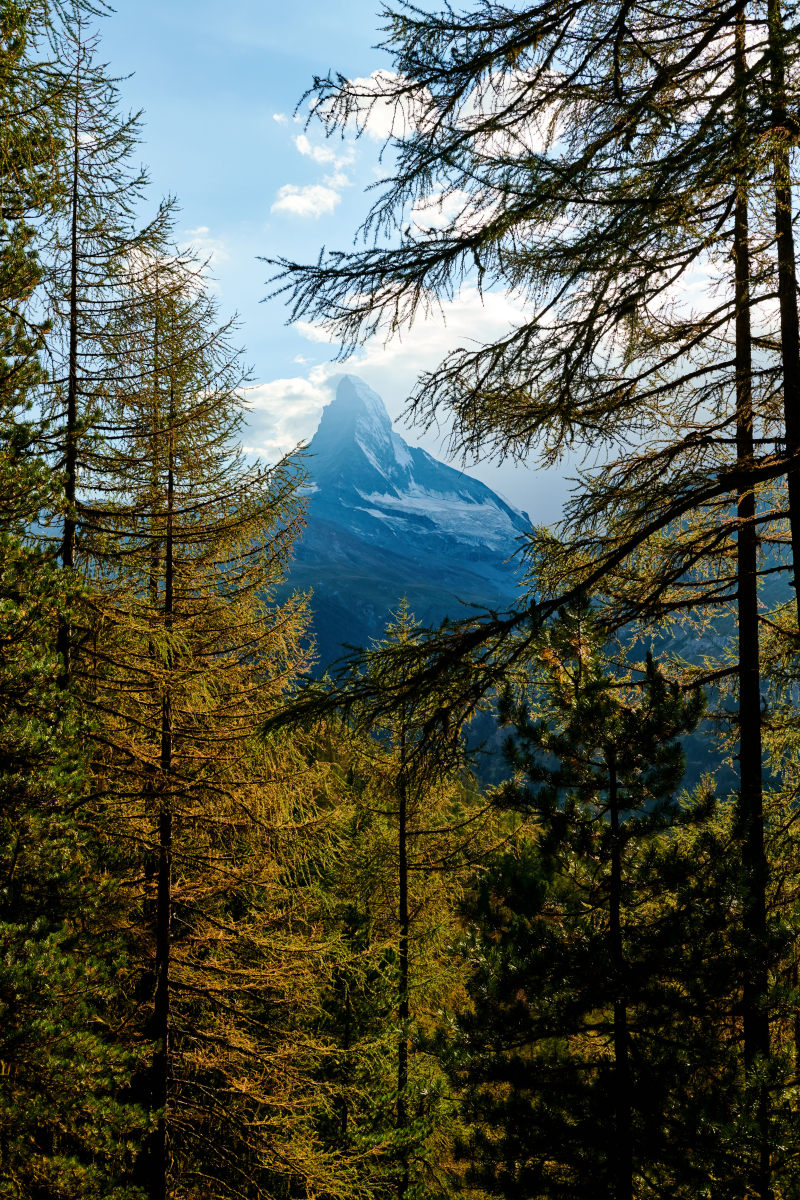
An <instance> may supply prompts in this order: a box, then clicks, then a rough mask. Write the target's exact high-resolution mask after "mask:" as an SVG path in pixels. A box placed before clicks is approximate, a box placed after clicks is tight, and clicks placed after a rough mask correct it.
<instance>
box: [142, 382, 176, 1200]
mask: <svg viewBox="0 0 800 1200" xmlns="http://www.w3.org/2000/svg"><path fill="white" fill-rule="evenodd" d="M174 420H175V416H174V395H173V394H172V393H171V394H170V414H169V434H168V438H169V462H168V469H167V527H166V539H165V547H164V610H163V611H164V626H165V632H166V634H167V637H169V635H170V633H171V631H172V626H173V621H174V613H175V609H174V547H173V510H174V500H175V462H174V432H173V425H174ZM168 655H169V657H168V662H167V668H168V675H167V682H166V686H165V689H164V697H163V699H162V703H161V758H160V771H161V808H160V812H159V817H158V892H157V899H156V990H155V1000H154V1004H153V1033H154V1040H155V1043H156V1050H155V1054H154V1056H153V1086H152V1107H153V1110H154V1111H156V1112H158V1114H159V1115H158V1124H157V1126H156V1130H155V1132H154V1134H153V1140H152V1144H151V1154H150V1179H149V1193H148V1195H149V1200H166V1197H167V1185H168V1176H169V1137H168V1135H169V1129H168V1121H167V1104H168V1102H169V1084H170V1065H171V1064H170V1044H169V1039H170V973H169V969H170V954H171V950H172V794H171V793H172V780H171V775H172V734H173V730H172V725H173V721H172V697H171V694H170V687H171V681H170V679H169V668H170V666H171V650H168Z"/></svg>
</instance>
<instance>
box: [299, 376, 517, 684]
mask: <svg viewBox="0 0 800 1200" xmlns="http://www.w3.org/2000/svg"><path fill="white" fill-rule="evenodd" d="M306 467H307V470H308V475H309V484H308V487H307V488H306V495H307V499H308V513H307V519H308V527H307V529H306V531H305V533H304V535H303V537H302V539H301V540H300V542H299V544H298V546H297V549H296V555H295V561H294V563H293V566H292V570H291V575H290V580H289V582H290V585H291V586H293V587H295V588H303V589H305V588H309V587H311V588H313V589H314V599H313V602H312V604H313V609H314V618H315V620H314V623H315V632H316V636H317V641H318V648H319V653H320V661H321V663H322V664H323V665H325V664H327V663H328V662H330V661H331V660H332V659H333V658H336V657H339V656H340V655H341V653H342V649H341V647H342V645H345V644H351V645H364V644H366V643H367V642H368V641H369V639H370V638H379V637H381V636H382V634H383V630H384V628H385V625H386V622H387V620H388V618H389V615H390V613H391V612H392V610H394V609H395V608H396V606H397V603H398V601H399V600H400V598H401V597H402V596H406V598H407V600H408V602H409V605H410V607H411V609H412V611H413V612H414V613H415V614H416V616H417V617H418V618H419V619H420V620H421V621H423V622H425V623H426V624H427V623H433V622H435V623H438V622H439V621H441V620H442V619H443V618H444V617H445V616H449V617H451V618H458V617H460V616H465V615H467V614H468V613H469V611H470V609H469V608H468V607H465V605H478V606H480V607H507V606H508V604H509V603H510V602H511V601H512V600H513V598H514V595H515V593H516V590H517V587H518V578H519V566H518V561H517V558H516V554H517V551H518V549H519V546H520V541H521V539H522V537H523V535H524V534H525V532H526V531H527V530H528V529H529V528H530V519H529V517H528V516H527V514H525V513H522V512H520V511H519V510H518V509H515V508H513V507H512V506H511V505H509V504H507V503H506V502H505V501H504V500H502V499H501V498H500V497H499V496H498V495H497V494H496V493H495V492H493V491H492V490H491V488H489V487H487V486H486V485H485V484H483V483H480V482H479V481H478V480H476V479H473V478H471V477H470V476H469V475H465V474H464V473H463V472H462V471H458V470H455V469H454V468H453V467H449V466H446V465H445V464H444V463H441V462H438V461H437V460H436V459H435V458H433V457H432V456H431V455H430V454H428V453H427V452H426V451H425V450H421V449H419V448H417V447H413V446H409V445H408V443H407V442H406V441H405V440H404V439H403V438H402V437H401V436H400V435H399V434H398V433H395V432H394V430H393V429H392V422H391V420H390V418H389V414H388V413H387V411H386V409H385V407H384V404H383V401H382V400H381V398H380V397H379V396H378V395H377V394H376V393H375V392H373V391H372V389H371V388H369V387H367V385H366V384H365V383H363V382H362V381H361V380H360V379H358V378H356V377H355V376H353V375H345V376H344V377H343V378H342V379H341V381H340V383H339V385H338V388H337V391H336V396H335V399H334V400H333V401H332V402H331V403H330V404H329V405H328V406H327V407H326V408H325V409H324V411H323V414H322V419H321V421H320V424H319V428H318V429H317V432H316V434H315V435H314V437H313V439H312V441H311V443H310V445H309V449H308V458H307V461H306Z"/></svg>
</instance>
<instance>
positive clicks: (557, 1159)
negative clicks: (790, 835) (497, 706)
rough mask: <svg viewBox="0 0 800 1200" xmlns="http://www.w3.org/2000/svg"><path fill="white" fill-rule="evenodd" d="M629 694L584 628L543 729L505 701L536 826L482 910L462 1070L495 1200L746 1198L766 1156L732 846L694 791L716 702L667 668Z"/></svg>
mask: <svg viewBox="0 0 800 1200" xmlns="http://www.w3.org/2000/svg"><path fill="white" fill-rule="evenodd" d="M623 683H624V681H622V680H619V679H615V678H614V677H613V676H610V675H609V674H608V673H607V670H606V668H605V666H604V663H603V658H602V655H601V653H600V647H599V644H598V640H597V635H596V633H594V632H593V630H592V628H591V622H590V620H589V614H588V613H587V612H582V613H581V612H577V613H575V612H573V613H568V614H566V615H565V617H564V620H563V622H562V623H561V624H560V625H559V626H558V627H556V628H554V629H553V630H552V632H551V633H550V635H549V636H548V637H547V638H546V639H545V640H544V642H543V645H542V666H541V670H540V671H539V672H538V674H537V678H536V680H535V684H534V689H533V691H534V694H533V703H534V705H535V716H531V714H530V710H529V708H528V706H527V703H526V702H520V701H516V702H513V701H512V700H511V698H508V699H507V701H506V715H507V717H508V718H509V720H510V721H511V723H512V725H513V727H514V733H513V738H512V739H511V740H510V743H509V753H510V755H511V758H512V762H513V764H514V766H515V767H516V768H517V772H518V774H517V776H516V779H515V781H514V782H512V783H509V784H508V785H507V786H506V787H505V788H504V789H503V790H502V791H501V793H500V796H499V801H500V803H502V804H503V805H508V806H510V807H511V808H512V809H513V810H515V811H518V812H519V811H521V812H523V813H524V814H525V816H526V818H527V819H528V821H529V823H530V825H529V832H528V833H527V835H526V836H523V837H522V838H521V839H520V840H519V841H518V843H517V844H515V845H514V846H513V847H512V848H511V849H510V850H509V851H508V852H506V853H505V854H503V855H502V856H500V857H499V858H497V859H496V860H495V861H494V862H492V863H490V864H489V866H488V869H487V870H486V871H485V873H483V875H482V876H481V877H479V881H478V884H477V887H476V890H475V892H474V895H473V897H472V899H471V902H470V904H469V905H468V907H467V918H468V922H469V926H468V928H469V930H470V933H469V937H468V940H467V943H466V950H467V954H468V957H469V960H470V962H472V963H473V964H474V974H473V976H472V978H471V979H470V981H469V983H468V991H469V994H470V999H471V1007H470V1008H469V1009H468V1010H467V1011H466V1012H465V1014H464V1015H462V1016H461V1017H460V1018H459V1025H460V1028H461V1040H460V1041H459V1042H457V1049H456V1058H455V1063H456V1074H457V1077H458V1078H460V1079H461V1081H462V1084H463V1086H464V1087H465V1089H466V1090H465V1101H466V1105H467V1112H468V1113H469V1114H470V1115H471V1116H472V1118H473V1120H474V1122H475V1125H474V1129H473V1134H472V1137H471V1139H470V1141H469V1142H468V1144H467V1146H466V1147H465V1154H466V1156H467V1158H468V1159H469V1160H470V1168H469V1172H468V1176H469V1178H470V1179H471V1180H472V1181H473V1182H474V1183H477V1184H479V1185H480V1186H483V1187H485V1188H487V1189H488V1190H489V1191H490V1192H492V1193H493V1194H498V1195H504V1196H526V1195H537V1196H552V1197H562V1196H563V1197H567V1196H574V1195H576V1194H580V1195H582V1196H598V1197H599V1196H613V1197H615V1198H616V1200H623V1198H624V1200H629V1198H630V1197H633V1196H636V1197H637V1198H638V1200H641V1198H644V1197H646V1196H662V1195H673V1196H687V1197H689V1196H698V1195H708V1196H710V1195H715V1196H723V1195H724V1196H734V1195H739V1194H741V1192H740V1190H739V1189H740V1188H741V1187H742V1186H743V1183H744V1180H745V1179H746V1178H747V1174H748V1164H747V1158H748V1157H752V1156H753V1155H754V1154H755V1156H756V1157H757V1155H758V1145H759V1138H758V1126H757V1125H756V1130H755V1133H754V1134H753V1131H752V1130H748V1126H747V1122H746V1121H745V1120H741V1117H742V1115H743V1114H742V1111H740V1108H739V1105H740V1104H741V1093H740V1091H739V1087H740V1076H739V1072H738V1063H737V1055H736V1052H735V1047H736V1040H735V1033H734V1031H733V1029H732V1027H731V1025H732V1022H733V1020H734V1013H735V1012H736V1009H737V1005H736V995H737V992H736V988H735V978H736V975H735V964H734V961H733V958H734V956H733V953H732V950H731V946H730V944H727V945H726V933H725V926H726V923H727V922H728V921H729V919H730V907H731V904H732V903H733V897H734V895H735V892H734V883H735V874H734V872H733V870H732V868H731V861H730V829H729V828H727V829H726V827H725V823H723V824H721V825H720V824H719V823H717V826H716V828H715V827H714V825H713V824H710V823H709V814H710V812H711V811H712V808H713V801H712V799H711V798H710V796H708V795H705V794H702V793H701V794H699V795H698V796H697V797H696V798H694V799H692V800H689V799H688V798H687V799H684V800H680V799H679V798H678V797H677V795H676V792H677V788H678V787H679V785H680V781H681V777H682V774H683V756H682V752H681V748H680V745H679V743H678V741H677V738H678V737H679V736H680V735H681V734H683V733H687V732H690V731H691V730H692V729H693V728H694V727H695V725H696V723H697V720H698V718H699V716H700V713H701V711H702V702H701V700H700V698H699V694H698V693H695V694H694V696H693V697H692V698H691V699H689V700H688V701H687V700H685V699H684V698H682V697H681V695H680V693H679V691H678V689H677V688H676V687H675V686H674V685H669V684H668V683H667V682H666V681H665V679H664V678H663V676H662V675H661V673H660V671H659V670H658V668H657V667H656V666H655V664H654V663H653V662H652V660H651V659H648V661H647V663H646V666H645V669H644V672H643V678H642V680H641V687H640V688H639V689H638V690H639V693H640V694H639V695H638V696H637V695H635V692H634V691H633V690H631V689H630V687H629V686H628V687H625V686H623ZM743 1108H744V1106H743V1105H742V1110H743ZM731 1126H735V1133H733V1134H732V1132H731ZM748 1132H749V1133H750V1135H751V1139H750V1140H748V1136H747V1134H748ZM754 1147H755V1148H754Z"/></svg>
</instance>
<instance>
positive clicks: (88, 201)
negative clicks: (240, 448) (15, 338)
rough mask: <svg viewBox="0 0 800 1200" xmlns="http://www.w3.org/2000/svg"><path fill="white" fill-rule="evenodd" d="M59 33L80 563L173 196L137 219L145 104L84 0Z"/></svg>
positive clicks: (60, 352) (53, 256)
mask: <svg viewBox="0 0 800 1200" xmlns="http://www.w3.org/2000/svg"><path fill="white" fill-rule="evenodd" d="M92 15H96V14H89V16H90V17H91V16H92ZM52 40H53V45H54V50H55V53H56V55H57V59H56V63H55V64H54V70H55V81H54V82H55V84H56V85H57V87H58V89H59V94H60V106H59V118H60V120H59V126H58V133H59V135H60V153H59V155H58V157H57V159H56V160H55V162H54V163H53V169H54V171H55V173H56V179H57V181H58V186H59V190H60V195H61V203H60V205H59V219H58V220H56V221H54V222H52V223H51V227H50V237H49V241H48V246H47V255H46V259H47V272H46V284H47V294H48V308H49V315H50V319H51V322H52V332H51V334H50V337H49V350H50V356H51V359H52V362H53V372H52V377H51V380H50V386H49V388H48V397H47V408H48V411H49V415H50V416H51V419H52V422H53V429H54V432H53V434H52V435H51V453H53V454H54V456H55V457H56V460H57V462H58V466H59V469H61V470H62V471H63V476H64V496H63V502H62V504H61V506H60V507H61V509H62V511H61V512H60V513H59V514H58V516H59V518H60V522H61V526H62V528H61V537H60V547H59V557H60V559H61V564H62V566H63V567H65V568H67V569H68V570H73V569H74V568H75V566H76V562H77V557H76V554H77V549H76V548H77V538H78V535H79V531H80V526H81V522H82V514H81V477H82V475H83V474H85V472H86V471H87V470H91V467H92V456H93V454H94V453H97V452H98V450H99V451H100V452H101V453H102V443H103V439H102V436H101V437H100V441H99V445H98V443H97V437H96V433H94V432H93V431H94V430H96V427H98V426H102V423H103V403H104V400H103V397H104V393H105V389H106V386H107V382H108V381H107V372H108V369H109V365H110V363H111V362H112V361H113V358H114V352H115V351H114V345H113V338H114V336H115V331H118V330H119V328H120V321H119V309H120V306H121V305H122V304H123V303H124V299H125V297H127V298H128V300H129V302H130V299H131V296H132V293H131V291H130V288H129V287H127V281H128V279H129V277H130V276H131V275H132V274H134V275H135V273H136V272H137V271H138V270H145V271H147V270H149V269H150V258H151V256H152V253H153V252H154V251H155V249H156V247H159V248H163V247H164V245H165V239H166V237H167V234H168V231H169V225H170V212H171V207H172V205H171V202H169V201H167V202H164V203H163V204H162V205H161V206H160V207H159V210H158V212H157V215H156V217H155V218H154V219H153V220H152V221H151V222H150V223H148V224H146V225H144V226H141V225H140V224H139V213H138V209H139V207H140V206H141V203H142V201H143V198H144V194H145V188H146V184H147V175H146V172H145V171H144V170H143V169H142V168H138V167H135V166H133V164H132V161H131V160H132V157H133V154H134V152H135V151H136V149H137V146H138V142H139V131H140V124H141V114H139V113H136V114H130V115H123V114H122V113H121V112H120V102H119V94H118V85H117V81H116V80H114V79H113V78H112V77H111V76H110V75H109V73H108V69H107V67H106V66H105V64H102V63H101V62H99V61H98V51H99V36H98V35H97V34H96V33H93V32H91V30H90V28H89V25H88V20H87V13H86V12H85V10H84V8H83V6H82V5H80V4H69V5H67V6H66V7H65V8H64V9H62V10H61V19H60V20H59V22H58V25H57V28H56V29H55V30H54V34H53V39H52ZM117 336H118V334H117ZM72 640H73V635H72V633H71V632H70V629H69V626H68V625H66V624H64V623H62V625H61V627H60V629H59V652H60V654H61V656H62V659H63V661H64V678H65V680H67V679H68V678H69V675H70V673H71V656H72V644H71V643H72Z"/></svg>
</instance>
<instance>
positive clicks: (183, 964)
mask: <svg viewBox="0 0 800 1200" xmlns="http://www.w3.org/2000/svg"><path fill="white" fill-rule="evenodd" d="M145 278H146V285H143V279H145ZM130 286H131V288H132V290H135V292H136V300H135V303H133V304H131V305H130V306H128V307H126V308H124V309H123V310H121V314H120V330H119V340H118V342H117V355H118V356H117V357H116V358H115V360H114V380H115V386H114V389H113V390H110V391H109V393H108V395H107V398H106V405H107V407H106V410H105V411H106V413H107V414H108V419H109V423H110V426H111V429H112V430H113V436H110V437H108V438H107V443H106V448H105V452H104V455H103V457H102V459H101V458H100V457H99V456H98V458H97V460H96V461H97V467H96V469H95V471H94V472H93V473H87V478H86V488H85V494H84V501H83V503H84V511H85V514H86V518H85V523H84V535H83V537H82V541H81V546H80V554H81V555H85V556H86V560H87V562H89V563H91V564H93V565H92V572H93V587H94V601H95V605H96V615H95V621H96V631H95V633H94V635H93V637H92V639H91V642H89V643H87V645H86V646H85V647H84V649H83V651H82V654H81V660H80V662H81V666H80V674H79V675H76V678H77V679H79V680H80V683H81V686H82V689H83V693H84V695H85V696H86V698H87V703H88V705H89V708H90V710H92V711H94V712H95V713H96V714H97V719H98V722H99V723H100V734H99V737H98V752H97V754H96V756H95V760H94V762H93V771H94V774H95V781H96V782H95V793H96V796H97V802H98V804H99V805H101V806H102V807H103V808H104V810H105V811H106V814H110V815H112V816H113V829H112V830H110V831H109V840H110V842H111V843H112V845H113V844H116V845H120V846H122V847H126V846H127V850H126V852H125V854H124V856H123V859H124V860H126V861H127V867H126V875H125V879H126V888H127V894H128V895H129V897H130V901H129V907H127V908H125V909H123V910H122V911H121V912H120V913H119V915H118V917H117V920H119V921H120V922H122V923H124V924H127V925H129V926H130V935H129V936H130V941H131V955H132V958H133V959H134V961H135V962H136V963H137V964H138V969H137V970H136V971H135V972H133V973H132V975H131V980H130V986H129V989H128V992H127V995H126V996H125V997H124V998H123V1005H122V1021H123V1022H124V1024H122V1023H121V1028H120V1036H121V1037H122V1038H123V1039H124V1037H125V1036H126V1034H125V1027H126V1026H127V1028H128V1029H129V1031H130V1033H129V1035H128V1036H131V1035H133V1040H134V1042H138V1046H139V1050H140V1053H141V1054H142V1055H143V1056H144V1057H143V1065H142V1070H141V1072H140V1075H139V1080H138V1085H137V1095H138V1096H139V1097H140V1099H141V1102H142V1103H143V1104H144V1106H145V1107H146V1109H147V1110H148V1112H149V1114H150V1133H149V1136H148V1138H147V1140H146V1142H145V1144H144V1145H143V1146H142V1150H141V1154H140V1156H139V1161H138V1165H137V1170H136V1172H135V1175H134V1178H135V1180H136V1182H137V1183H139V1185H140V1186H142V1187H143V1188H144V1189H145V1190H146V1193H147V1195H148V1196H149V1197H151V1198H152V1200H155V1198H156V1197H158V1198H159V1200H163V1198H164V1197H166V1196H170V1197H179V1196H186V1197H189V1196H192V1197H194V1196H200V1195H206V1194H208V1189H209V1188H211V1189H212V1190H213V1194H215V1195H220V1196H223V1195H231V1196H254V1197H255V1196H258V1197H260V1196H263V1195H267V1194H271V1189H273V1188H276V1189H278V1190H279V1191H280V1190H281V1189H287V1188H288V1189H290V1190H291V1189H299V1190H300V1193H301V1194H305V1192H306V1191H307V1192H309V1193H313V1192H314V1191H315V1189H316V1191H317V1192H319V1191H320V1190H322V1189H323V1188H325V1187H327V1188H328V1190H329V1193H330V1194H331V1195H338V1194H339V1191H337V1189H341V1181H340V1180H339V1177H338V1175H337V1171H336V1168H335V1164H334V1163H333V1159H332V1157H331V1156H327V1157H326V1155H325V1154H324V1153H321V1152H318V1151H317V1148H316V1145H315V1141H314V1137H313V1131H312V1129H311V1117H310V1114H311V1111H312V1109H313V1095H312V1082H313V1071H312V1063H313V1056H314V1051H313V1047H310V1046H309V1045H308V1044H307V1042H306V1039H305V1038H304V1035H303V1032H302V1018H303V1014H302V1012H301V1008H302V1006H301V1004H300V996H301V995H303V994H304V993H305V994H306V995H313V994H314V992H315V989H316V987H317V982H316V973H317V972H318V971H320V970H321V969H322V968H321V966H320V962H319V954H318V953H317V952H316V951H315V949H314V945H315V942H314V938H313V936H310V935H309V936H305V937H304V936H303V933H302V932H301V931H298V932H294V929H295V928H298V930H302V926H303V917H302V915H300V916H297V915H293V909H292V899H291V887H290V884H289V879H290V875H291V873H290V871H289V866H288V860H287V854H288V853H289V850H288V849H287V847H289V846H291V847H292V848H293V847H294V846H295V843H296V837H295V835H293V833H292V830H293V829H295V828H296V826H297V823H298V821H299V820H300V819H301V818H300V814H301V813H302V812H303V810H304V807H305V808H306V809H308V808H309V806H310V805H311V800H312V796H313V789H312V788H311V787H310V785H309V784H308V781H307V780H304V777H303V775H302V772H301V770H300V765H299V760H297V759H296V756H294V757H293V751H292V750H291V748H290V747H288V746H286V747H284V748H283V749H282V748H281V747H278V748H272V749H271V750H267V749H265V748H264V746H263V744H262V743H261V741H260V739H259V738H258V737H257V733H258V731H259V729H260V727H261V725H262V724H263V722H264V721H265V719H266V717H267V715H268V714H269V713H270V712H271V711H272V710H273V709H274V708H275V707H276V706H278V705H279V704H280V701H281V696H282V694H283V692H284V691H285V690H286V689H287V688H288V686H289V684H290V682H291V681H292V680H293V679H294V677H295V675H296V673H297V672H298V671H299V670H301V669H302V668H303V666H304V664H305V662H306V654H307V652H306V651H305V650H304V648H303V636H304V630H305V616H304V604H303V602H302V601H301V600H300V599H297V598H294V599H290V600H289V601H287V602H286V603H285V604H283V605H282V606H278V605H277V604H276V603H275V602H274V600H273V591H274V588H275V586H276V584H277V583H278V582H279V581H280V579H281V578H282V574H283V571H284V569H285V565H286V561H287V556H288V554H289V552H290V549H291V544H292V540H293V538H294V536H296V534H297V532H298V530H299V528H300V520H301V503H300V498H299V495H298V485H299V483H300V481H301V479H302V475H301V473H300V471H299V469H298V467H297V465H296V464H294V463H293V462H292V461H285V462H282V463H279V464H278V465H277V466H274V467H270V468H267V467H264V466H262V465H260V464H258V463H253V464H251V463H248V462H247V461H246V459H245V458H244V456H243V452H242V451H241V448H240V444H239V440H238V435H239V431H240V429H241V425H242V421H243V420H244V415H245V409H244V402H243V399H242V393H241V386H242V383H243V375H242V367H241V362H240V356H239V354H238V352H237V351H236V349H235V347H234V345H233V343H232V341H231V336H230V334H231V330H230V326H229V325H228V324H220V323H219V320H218V318H217V313H216V306H215V304H214V302H213V300H212V299H211V297H210V295H209V292H208V289H207V287H206V286H205V283H204V280H203V278H202V274H201V273H200V272H199V270H198V269H197V268H195V269H190V267H189V265H188V264H187V262H186V261H185V260H184V259H183V258H181V256H180V255H175V256H173V257H171V258H166V259H164V260H163V261H156V262H154V263H152V264H151V269H150V270H149V272H148V273H147V274H146V275H145V273H144V272H143V271H142V270H139V271H137V272H136V274H135V276H134V278H133V279H132V281H131V285H130ZM134 310H135V312H136V314H137V318H136V321H135V322H134V321H132V320H131V316H130V314H131V312H132V311H134ZM78 565H79V567H80V565H81V557H80V556H79V558H78ZM320 953H321V950H320ZM126 1012H127V1014H128V1015H127V1017H126V1016H125V1013H126ZM304 1131H305V1132H304Z"/></svg>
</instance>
